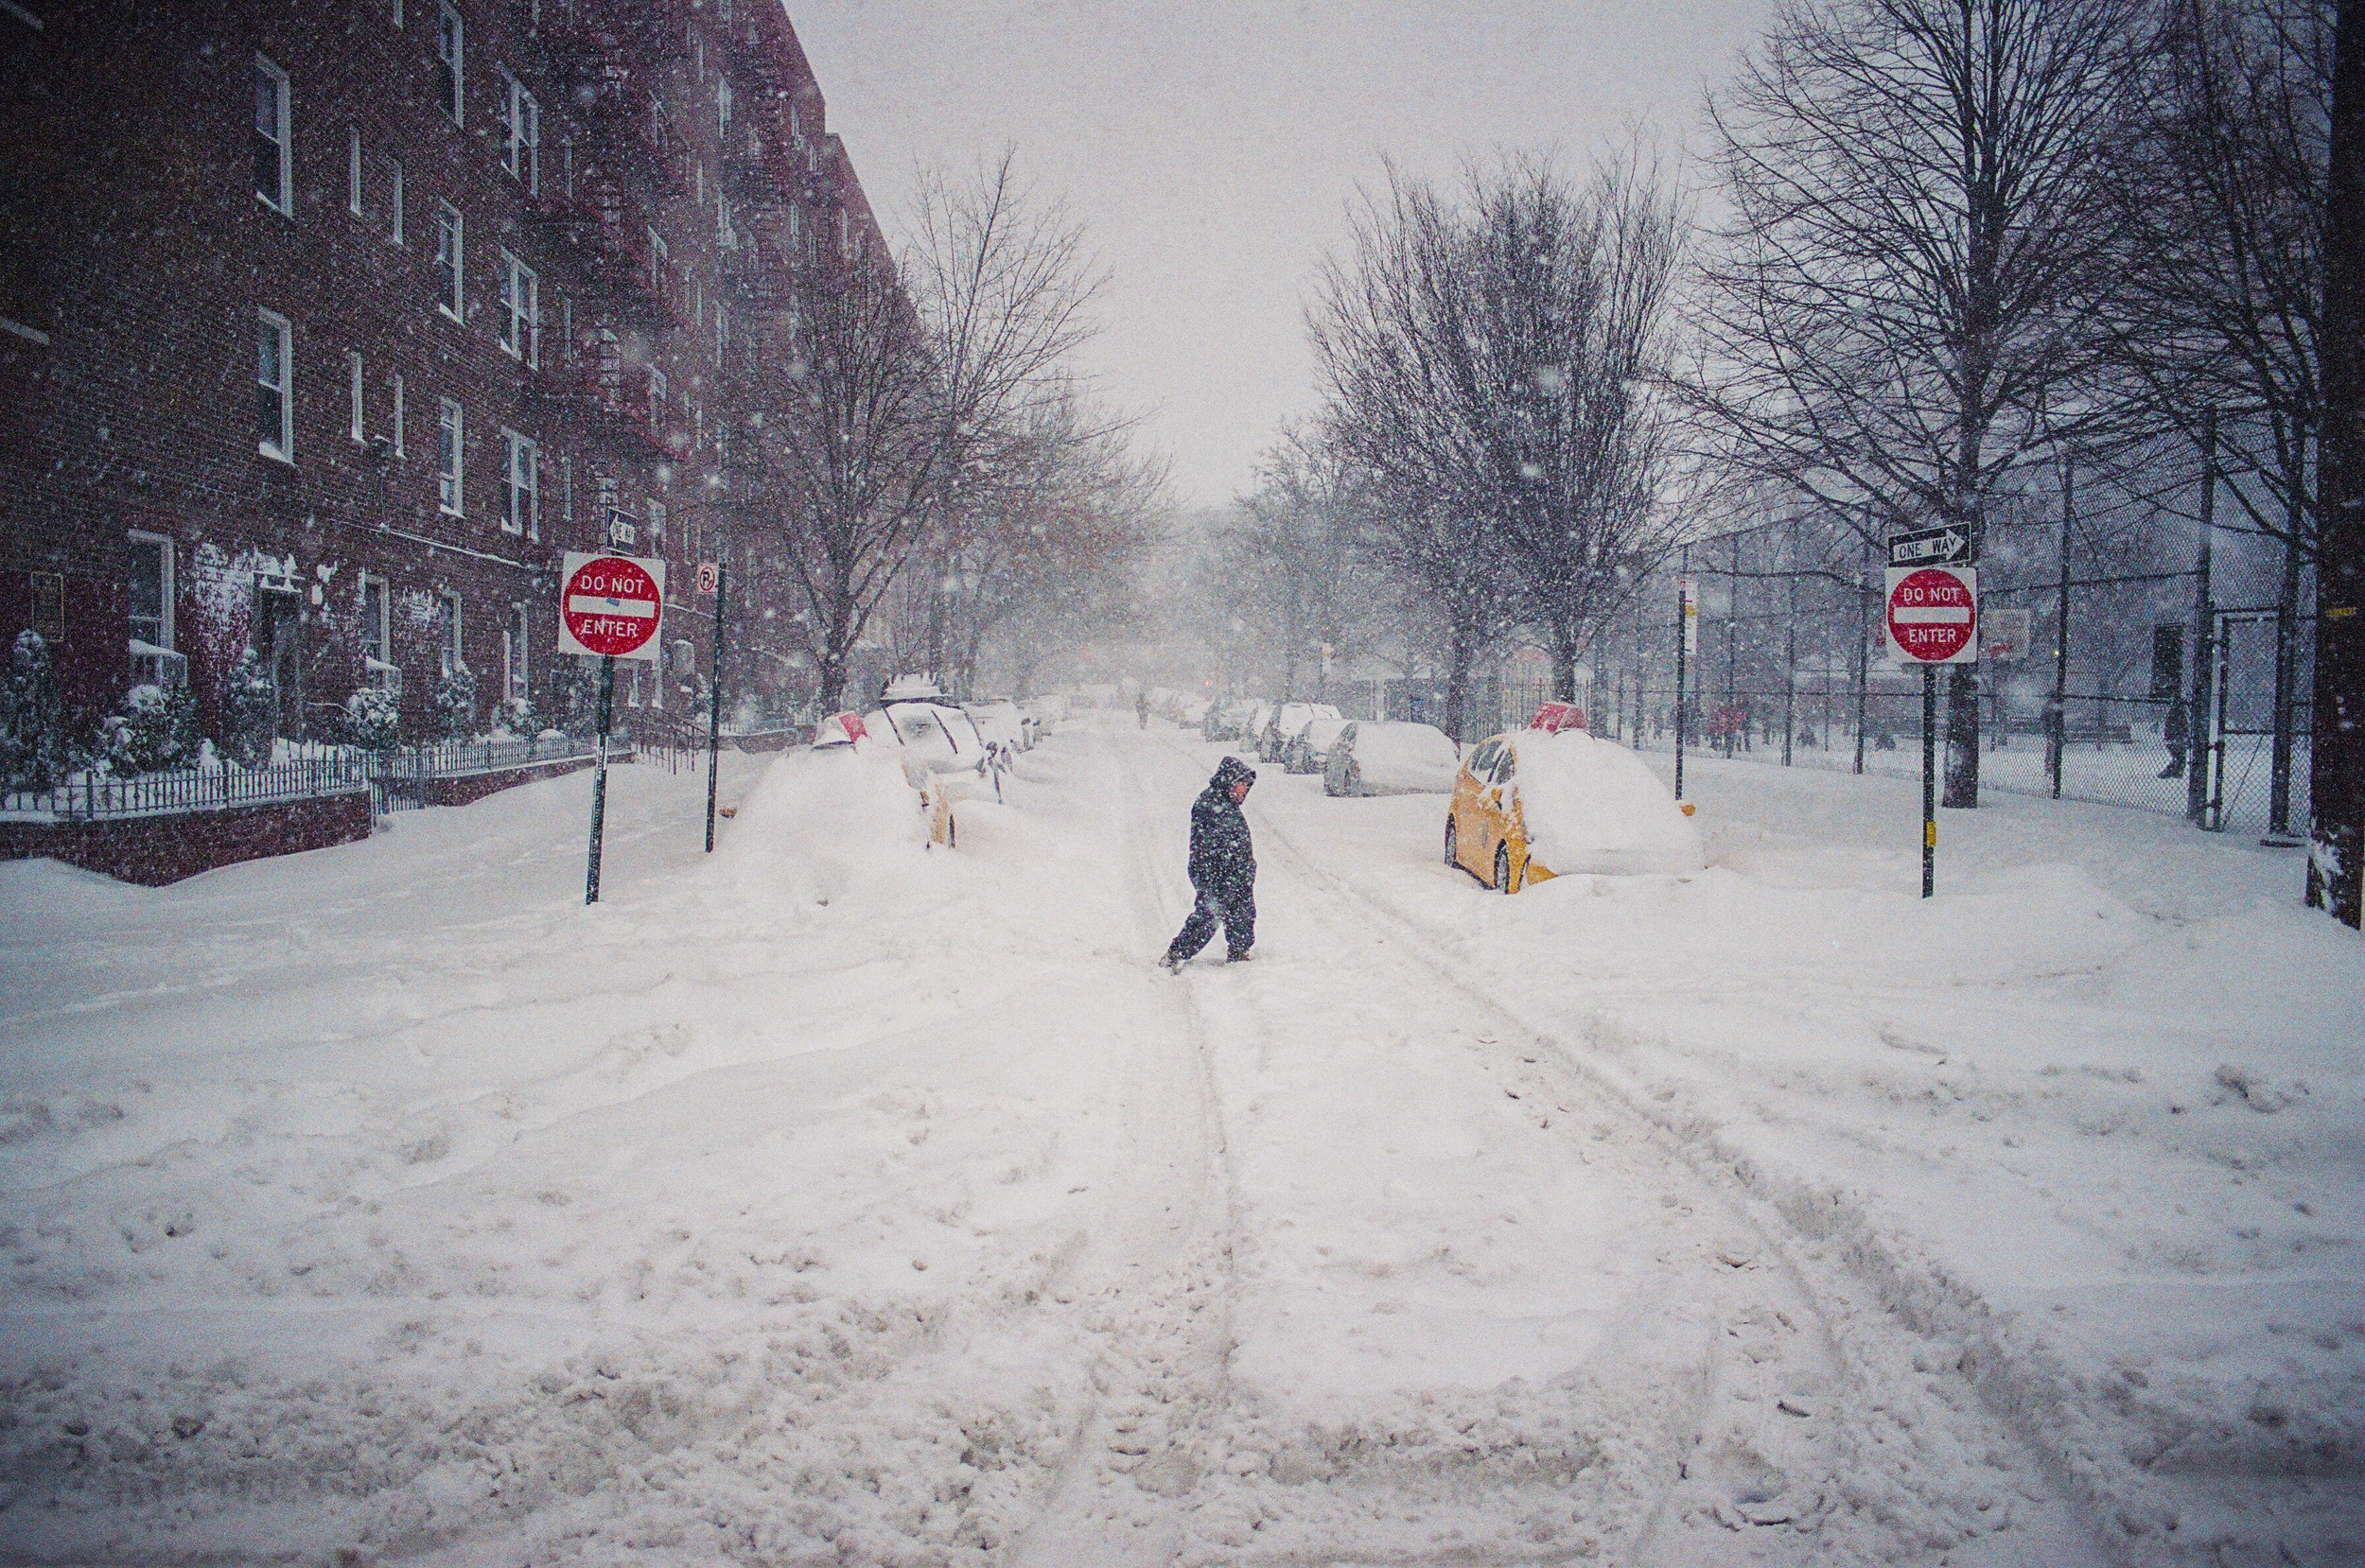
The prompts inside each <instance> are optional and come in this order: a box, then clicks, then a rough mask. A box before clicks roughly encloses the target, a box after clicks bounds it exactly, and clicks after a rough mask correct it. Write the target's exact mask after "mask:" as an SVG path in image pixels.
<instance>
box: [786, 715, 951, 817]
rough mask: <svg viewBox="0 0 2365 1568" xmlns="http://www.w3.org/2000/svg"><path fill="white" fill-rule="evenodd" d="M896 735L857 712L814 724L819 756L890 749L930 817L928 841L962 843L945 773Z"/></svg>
mask: <svg viewBox="0 0 2365 1568" xmlns="http://www.w3.org/2000/svg"><path fill="white" fill-rule="evenodd" d="M873 717H876V716H875V715H874V716H873ZM894 734H895V732H894V730H893V729H891V728H890V729H887V730H886V732H885V734H884V735H882V734H879V733H877V732H875V731H873V730H872V729H871V728H870V726H868V725H867V724H865V723H863V722H862V720H861V718H860V717H859V716H857V715H855V714H851V713H834V714H832V715H831V716H830V717H829V718H827V719H824V720H822V721H821V723H819V724H817V725H815V728H814V732H813V750H814V751H815V753H816V754H818V755H822V756H840V757H846V758H858V757H861V756H863V755H865V748H867V747H874V746H875V747H879V748H882V749H887V750H891V751H892V752H893V753H894V758H895V764H896V766H897V767H899V768H901V769H902V774H903V781H904V782H905V783H906V784H909V785H910V786H911V787H912V791H913V793H915V794H917V795H918V796H919V797H920V810H921V811H922V812H924V813H925V814H926V816H927V818H928V842H929V843H930V844H940V845H944V847H945V848H947V849H950V848H952V847H953V846H954V845H955V844H957V843H958V842H959V829H958V828H957V827H956V825H955V822H954V820H953V787H952V784H951V783H950V781H949V780H948V779H947V777H946V776H945V775H940V774H937V773H935V772H933V771H932V770H931V769H930V768H929V767H928V766H927V764H926V763H925V762H923V761H922V760H920V758H919V757H918V756H917V755H916V754H915V753H914V752H913V751H912V750H911V748H910V747H908V746H905V745H903V744H902V742H901V741H900V740H894V739H891V737H892V736H893V735H894ZM871 755H875V754H871Z"/></svg>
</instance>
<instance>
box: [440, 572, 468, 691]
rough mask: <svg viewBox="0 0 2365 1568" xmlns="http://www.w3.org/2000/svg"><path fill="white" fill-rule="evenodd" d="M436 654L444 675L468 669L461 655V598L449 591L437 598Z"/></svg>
mask: <svg viewBox="0 0 2365 1568" xmlns="http://www.w3.org/2000/svg"><path fill="white" fill-rule="evenodd" d="M435 652H436V653H437V655H438V656H437V660H436V662H437V664H438V665H439V666H440V667H441V671H442V673H444V674H447V675H448V674H450V673H451V672H452V671H455V670H463V669H465V668H466V667H467V663H468V661H467V660H466V659H464V658H463V657H462V656H461V653H460V596H459V595H458V594H456V593H451V592H449V591H447V592H444V593H439V594H437V595H436V596H435Z"/></svg>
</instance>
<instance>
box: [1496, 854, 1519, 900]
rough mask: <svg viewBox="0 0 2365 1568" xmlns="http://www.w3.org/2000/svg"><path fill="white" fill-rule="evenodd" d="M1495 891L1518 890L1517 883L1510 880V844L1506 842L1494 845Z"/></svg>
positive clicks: (1512, 891) (1510, 891) (1509, 891)
mask: <svg viewBox="0 0 2365 1568" xmlns="http://www.w3.org/2000/svg"><path fill="white" fill-rule="evenodd" d="M1495 891H1496V892H1498V893H1516V892H1518V891H1519V889H1518V885H1517V884H1516V883H1515V882H1513V881H1512V880H1511V845H1507V844H1498V845H1495Z"/></svg>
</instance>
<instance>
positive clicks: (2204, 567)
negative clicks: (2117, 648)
mask: <svg viewBox="0 0 2365 1568" xmlns="http://www.w3.org/2000/svg"><path fill="white" fill-rule="evenodd" d="M2216 538H2217V410H2216V409H2209V410H2208V411H2207V413H2205V414H2204V415H2203V416H2202V418H2201V425H2200V549H2199V553H2198V554H2197V555H2196V556H2195V557H2194V561H2193V671H2192V693H2193V695H2192V701H2191V702H2189V703H2187V704H2186V705H2185V708H2184V713H2185V720H2184V744H2185V752H2184V756H2185V758H2186V761H2185V764H2184V815H2185V816H2186V817H2187V818H2188V819H2189V820H2190V821H2191V822H2192V823H2193V825H2194V826H2195V827H2199V826H2201V825H2202V818H2203V817H2204V816H2206V815H2207V813H2208V810H2209V766H2208V764H2207V763H2206V762H2204V761H2203V760H2202V758H2205V757H2207V756H2208V755H2209V753H2208V752H2207V751H2206V750H2205V749H2204V740H2205V738H2206V737H2207V735H2208V734H2209V652H2210V634H2211V633H2212V632H2214V631H2215V630H2216V625H2215V622H2216V607H2215V606H2214V605H2213V604H2212V603H2211V601H2210V598H2209V592H2210V589H2209V570H2210V552H2211V549H2212V547H2213V546H2214V545H2215V544H2216Z"/></svg>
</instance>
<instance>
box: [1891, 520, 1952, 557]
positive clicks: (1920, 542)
mask: <svg viewBox="0 0 2365 1568" xmlns="http://www.w3.org/2000/svg"><path fill="white" fill-rule="evenodd" d="M1970 558H1971V535H1970V534H1969V533H1968V532H1966V531H1964V530H1962V529H1960V528H1955V527H1953V526H1949V527H1946V528H1923V529H1916V530H1915V531H1913V532H1911V533H1892V534H1890V535H1889V565H1890V566H1953V565H1954V564H1955V563H1956V562H1960V561H1967V560H1969V559H1970Z"/></svg>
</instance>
